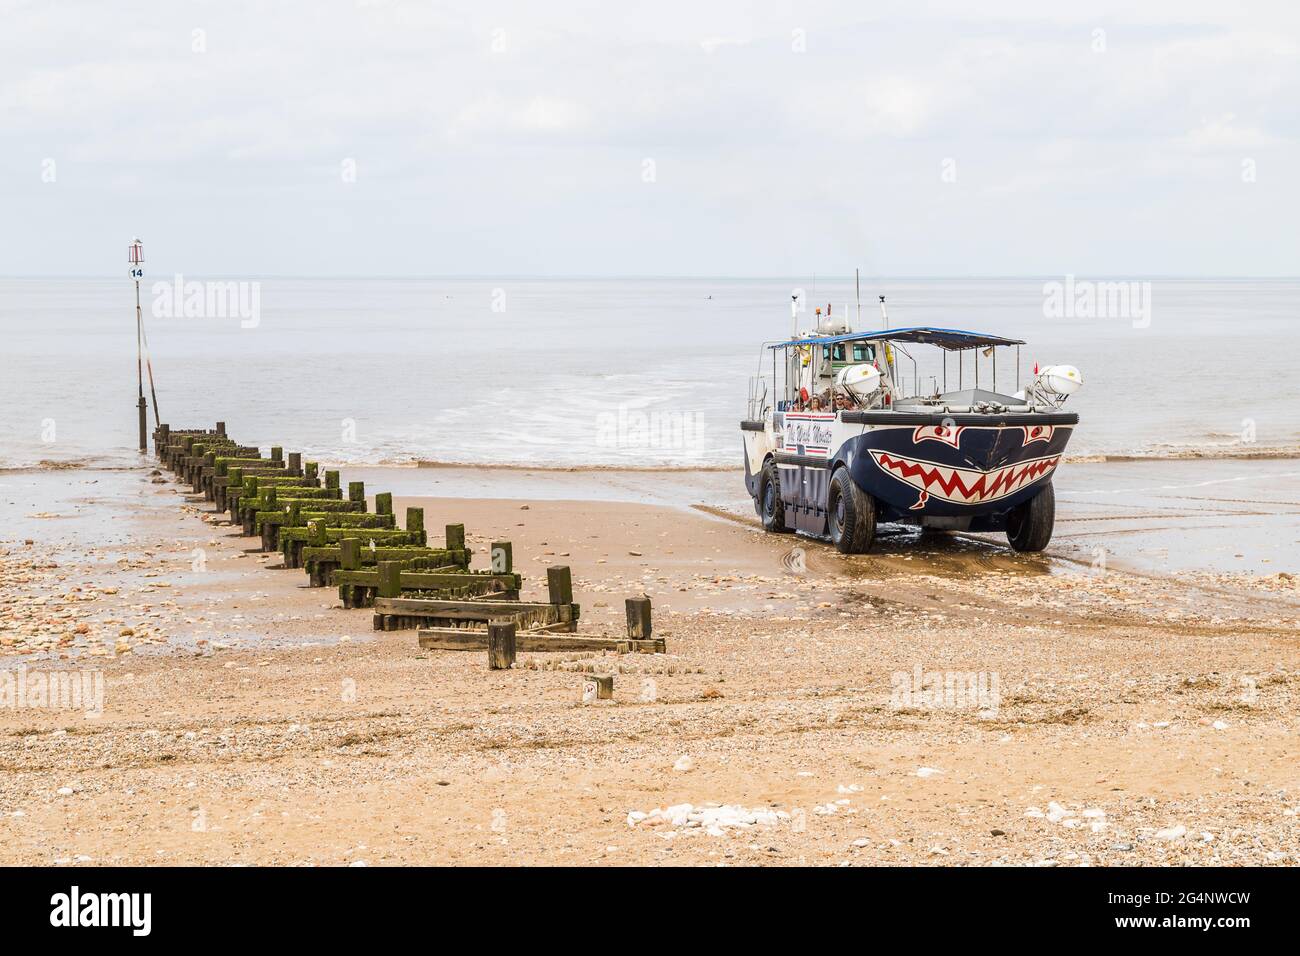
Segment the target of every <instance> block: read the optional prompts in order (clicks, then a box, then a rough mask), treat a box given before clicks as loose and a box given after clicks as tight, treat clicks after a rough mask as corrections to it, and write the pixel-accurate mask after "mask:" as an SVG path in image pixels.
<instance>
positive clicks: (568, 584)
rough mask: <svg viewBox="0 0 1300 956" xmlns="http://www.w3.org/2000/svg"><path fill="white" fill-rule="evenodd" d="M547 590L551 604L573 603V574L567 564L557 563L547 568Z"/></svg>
mask: <svg viewBox="0 0 1300 956" xmlns="http://www.w3.org/2000/svg"><path fill="white" fill-rule="evenodd" d="M546 591H547V594H548V595H549V597H548V599H547V600H548V601H549V603H551V604H572V603H573V575H572V574H571V573H570V572H569V566H568V565H567V564H557V565H554V566H553V567H549V568H547V569H546Z"/></svg>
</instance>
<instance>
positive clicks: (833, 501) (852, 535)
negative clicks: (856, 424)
mask: <svg viewBox="0 0 1300 956" xmlns="http://www.w3.org/2000/svg"><path fill="white" fill-rule="evenodd" d="M826 504H827V510H828V511H829V512H830V527H831V541H832V542H833V543H834V545H835V547H836V548H837V549H838V550H839V551H841V552H842V553H844V554H862V553H864V552H866V551H868V550H870V549H871V542H872V541H874V540H875V537H876V503H875V500H874V499H873V498H872V497H871V495H869V494H867V493H866V492H864V491H863V490H862V489H861V488H859V487H858V486H857V483H856V482H855V481H854V480H853V479H852V478H851V477H850V476H849V470H848V469H847V468H845V467H843V466H841V467H839V468H837V469H835V474H834V475H832V476H831V488H830V494H829V495H828V500H827V503H826Z"/></svg>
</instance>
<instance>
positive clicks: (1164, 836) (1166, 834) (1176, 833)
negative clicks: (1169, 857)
mask: <svg viewBox="0 0 1300 956" xmlns="http://www.w3.org/2000/svg"><path fill="white" fill-rule="evenodd" d="M1186 835H1187V827H1185V826H1183V825H1182V824H1181V823H1179V824H1177V825H1176V826H1172V827H1165V828H1164V829H1163V830H1157V831H1156V839H1157V840H1181V839H1182V838H1183V837H1185V836H1186Z"/></svg>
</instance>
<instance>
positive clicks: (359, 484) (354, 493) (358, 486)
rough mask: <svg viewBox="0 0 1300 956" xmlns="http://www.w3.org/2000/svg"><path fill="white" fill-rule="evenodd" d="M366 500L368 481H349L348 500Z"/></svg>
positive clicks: (363, 501) (362, 501)
mask: <svg viewBox="0 0 1300 956" xmlns="http://www.w3.org/2000/svg"><path fill="white" fill-rule="evenodd" d="M365 500H366V483H365V482H364V481H349V482H348V501H353V502H356V501H360V502H361V503H362V504H364V503H365Z"/></svg>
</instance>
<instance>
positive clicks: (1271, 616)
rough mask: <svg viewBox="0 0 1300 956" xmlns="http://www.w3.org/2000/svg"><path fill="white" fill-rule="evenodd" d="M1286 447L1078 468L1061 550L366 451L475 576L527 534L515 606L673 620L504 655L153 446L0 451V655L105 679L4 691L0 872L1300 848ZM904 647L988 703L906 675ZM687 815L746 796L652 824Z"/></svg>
mask: <svg viewBox="0 0 1300 956" xmlns="http://www.w3.org/2000/svg"><path fill="white" fill-rule="evenodd" d="M1296 471H1300V468H1297V469H1296ZM1290 472H1291V468H1290V463H1288V462H1277V461H1258V462H1242V461H1233V462H1217V461H1216V462H1204V461H1197V462H1169V463H1164V462H1124V463H1114V462H1106V463H1095V464H1085V463H1081V464H1078V465H1072V466H1070V467H1068V468H1064V469H1062V472H1061V474H1060V477H1059V478H1058V479H1057V488H1058V502H1059V511H1058V522H1059V523H1058V533H1057V538H1056V540H1055V541H1054V542H1053V545H1052V548H1051V549H1050V551H1049V553H1048V554H1047V555H1043V556H1020V555H1015V554H1013V553H1011V552H1010V551H1008V550H1007V549H1006V548H1005V547H1004V546H1002V544H1001V543H1000V542H998V541H997V540H996V539H993V538H991V537H990V540H988V541H985V540H981V539H979V538H978V537H975V536H960V535H924V536H921V535H917V534H915V533H901V534H900V533H891V534H889V535H887V536H885V537H882V540H881V541H880V544H879V545H878V548H877V550H876V551H874V552H873V553H872V554H870V555H866V556H856V557H852V558H846V557H843V556H841V555H839V554H837V553H836V552H835V551H833V550H832V549H830V548H829V547H828V546H826V545H822V544H819V543H816V542H810V541H806V540H803V539H796V538H793V537H786V536H766V535H763V534H761V532H759V531H758V529H757V525H756V523H755V521H754V518H753V512H752V509H751V508H749V506H748V502H747V501H746V500H745V499H744V497H743V486H742V487H741V488H740V490H739V493H737V490H736V487H735V485H736V484H739V477H738V475H736V474H734V473H728V472H702V473H681V472H677V473H665V474H663V475H656V474H653V473H616V474H610V473H598V474H595V475H591V474H582V473H556V472H540V471H539V472H510V473H506V472H500V473H494V472H491V471H474V472H469V471H460V470H457V469H374V470H368V469H350V470H348V472H347V473H346V475H345V478H347V479H349V480H357V479H363V480H365V481H366V484H367V488H368V489H370V490H371V491H372V492H373V491H384V490H392V491H393V492H394V493H395V496H396V498H397V501H396V504H397V506H398V508H399V513H400V509H401V508H403V507H405V506H406V505H408V504H420V505H423V506H424V507H425V508H426V524H427V526H428V527H429V528H430V529H433V531H434V533H435V534H436V533H437V529H439V528H440V527H441V525H442V524H444V523H446V522H449V521H460V522H464V523H465V525H466V527H467V529H468V532H469V543H470V545H471V547H475V548H477V549H479V555H480V559H479V560H477V561H476V562H475V563H476V564H477V565H479V566H481V565H482V560H481V554H482V549H483V547H484V545H485V544H486V543H487V542H489V541H491V540H497V539H501V538H506V539H509V540H512V541H513V542H514V549H515V560H516V566H517V569H518V570H520V571H521V572H522V573H523V574H524V576H525V593H524V597H525V599H528V598H529V597H530V596H532V595H538V594H539V593H540V592H541V591H542V590H544V580H545V574H544V568H545V567H546V565H548V564H560V563H563V564H568V565H570V566H571V567H572V568H573V570H574V575H575V591H576V599H577V600H578V601H579V602H580V603H581V604H582V608H583V628H582V629H583V631H584V632H587V631H590V632H607V633H617V631H618V630H619V628H620V627H621V626H622V616H623V609H622V602H623V599H624V598H625V597H629V596H635V595H640V594H642V593H645V594H649V595H650V596H651V598H652V600H653V601H654V607H655V628H656V632H657V633H658V634H660V635H662V636H664V637H665V638H666V640H667V643H668V651H669V653H668V654H667V655H662V656H660V655H655V656H649V655H633V656H628V657H622V658H617V659H615V658H609V659H606V660H605V661H592V660H591V659H589V658H588V659H582V658H581V657H580V656H579V655H573V656H571V657H564V656H563V655H521V661H522V662H523V663H524V664H525V667H524V668H519V669H516V670H514V671H510V672H492V671H488V670H487V669H486V665H485V661H484V660H482V659H481V656H480V655H479V654H478V653H454V652H447V653H444V652H430V651H421V650H419V648H418V647H417V644H416V638H415V633H414V632H413V631H398V632H391V633H376V632H374V631H372V630H371V629H370V613H369V612H367V611H364V610H357V611H344V610H343V609H342V608H341V606H339V602H338V599H337V594H336V593H335V592H334V591H333V589H311V588H307V587H305V584H306V579H305V575H303V574H302V572H300V571H290V570H271V569H270V568H269V567H267V566H268V565H270V566H273V565H275V564H277V563H278V557H269V556H263V555H258V554H255V553H248V552H249V551H250V550H251V549H252V548H254V547H255V544H256V542H255V541H254V539H251V538H243V537H241V536H239V535H238V533H237V531H236V529H234V528H233V527H230V526H229V525H226V524H223V523H212V522H213V519H212V516H211V515H210V514H209V513H208V510H209V506H207V505H206V504H203V503H200V502H195V501H189V500H187V496H186V495H185V494H184V493H183V492H182V490H181V489H179V488H178V487H177V486H176V485H175V484H174V483H172V482H171V481H170V480H168V481H164V482H162V483H154V481H153V480H152V479H151V477H150V475H149V473H148V471H147V470H144V471H134V470H132V471H122V472H98V473H90V472H60V473H50V472H26V473H4V474H0V502H3V504H4V506H5V509H6V512H7V514H9V515H12V516H15V517H13V518H11V519H10V520H8V521H7V522H6V528H7V531H6V538H5V539H4V541H3V542H0V653H3V654H5V655H7V656H6V657H4V659H3V661H2V662H0V666H3V667H5V668H8V669H9V670H10V671H11V672H12V671H13V670H14V669H15V668H17V667H18V666H19V665H20V664H24V665H26V666H27V667H28V668H30V669H31V670H33V671H35V670H46V671H48V670H49V669H51V668H62V669H65V670H94V671H97V672H99V673H100V674H101V675H102V678H103V680H104V688H105V693H104V702H103V703H104V706H103V713H102V714H101V715H98V716H86V715H85V714H84V713H81V712H78V711H74V710H67V709H65V710H56V709H51V708H48V707H31V706H26V707H14V708H0V766H2V767H3V769H4V773H3V774H2V775H0V834H2V835H3V840H2V841H0V863H6V864H33V863H36V864H41V863H52V862H58V863H61V864H78V863H81V864H87V865H93V864H104V863H164V864H166V863H216V864H227V863H277V864H329V865H341V864H349V863H357V862H365V863H367V864H370V865H380V864H388V863H418V862H430V863H458V862H473V863H486V864H494V863H543V864H545V863H586V862H600V863H609V864H617V863H656V862H667V863H678V864H717V863H734V864H741V865H749V864H796V863H809V864H838V863H851V864H852V863H912V864H938V865H963V864H1017V865H1020V864H1027V865H1076V864H1082V863H1092V864H1094V865H1106V864H1110V865H1131V864H1137V863H1189V864H1209V863H1264V864H1268V863H1294V862H1295V861H1296V859H1297V854H1298V853H1300V816H1297V813H1298V812H1300V789H1298V788H1300V781H1297V779H1296V777H1295V774H1296V769H1295V768H1296V766H1297V765H1298V764H1297V759H1296V758H1297V750H1298V749H1300V748H1297V744H1296V729H1297V728H1296V703H1297V692H1298V690H1300V639H1297V637H1296V633H1297V629H1296V625H1297V622H1298V621H1300V590H1297V586H1296V578H1295V577H1294V575H1295V572H1296V571H1297V564H1300V562H1298V561H1297V560H1296V547H1297V544H1296V539H1297V538H1300V533H1298V531H1297V528H1298V523H1297V521H1296V518H1295V515H1296V513H1297V511H1300V505H1298V504H1297V502H1300V483H1298V480H1297V478H1296V476H1295V475H1294V474H1290ZM466 496H472V497H466ZM620 499H624V500H620ZM701 506H702V507H701ZM55 516H57V517H55ZM28 540H30V541H31V542H32V543H31V544H27V543H26V542H27V541H28ZM1098 548H1101V549H1104V551H1101V552H1098V551H1097V549H1098ZM1238 555H1240V557H1238ZM127 631H129V632H130V633H129V634H127V633H124V632H127ZM557 659H560V660H568V661H570V663H569V664H567V665H565V666H566V667H569V668H571V669H569V670H533V669H528V667H532V666H543V662H544V661H545V662H549V663H550V666H555V661H556V660H557ZM593 665H599V666H612V667H614V668H621V672H620V673H617V674H616V675H615V700H614V701H613V702H612V703H606V702H601V703H598V704H592V705H584V704H582V703H581V682H582V674H581V672H580V671H579V670H578V669H579V668H582V667H586V666H593ZM918 667H919V668H920V672H921V676H922V689H924V688H925V687H926V686H929V685H928V683H927V682H928V681H929V680H930V676H931V675H935V674H938V675H947V674H950V673H951V674H961V675H966V674H970V675H982V677H983V679H984V680H985V686H986V687H987V686H988V682H989V681H990V680H991V679H994V678H995V679H996V688H997V694H996V697H995V698H990V697H989V696H988V695H987V694H986V695H984V697H982V698H980V699H979V700H971V699H969V696H970V695H967V698H963V697H962V695H961V694H957V695H955V696H954V694H953V693H949V692H945V693H943V694H940V695H935V697H936V698H938V699H929V698H926V697H924V696H923V695H922V694H919V693H917V694H913V695H912V699H911V700H903V701H900V700H899V697H900V694H899V688H900V687H906V688H911V686H912V684H911V679H912V678H911V675H913V674H914V673H915V671H916V668H918ZM940 682H941V683H942V678H941V680H940ZM990 704H991V705H992V706H990ZM675 767H678V768H682V769H674V768H675ZM687 803H689V804H691V805H692V807H693V808H699V807H702V806H705V805H707V804H719V805H727V806H733V807H742V808H744V809H745V811H746V813H741V812H740V811H728V812H725V813H718V812H710V813H705V814H703V815H701V814H699V813H698V812H695V811H692V812H690V813H688V812H687V811H684V810H677V811H674V812H673V813H668V814H663V815H654V814H651V815H650V816H649V817H648V818H646V819H644V820H642V819H640V816H639V815H640V814H641V813H650V812H651V811H654V810H656V809H657V808H668V807H671V806H675V805H676V806H680V805H682V804H687ZM754 811H760V812H759V813H757V814H756V813H754ZM763 811H769V812H770V815H769V813H767V812H763ZM629 814H631V815H632V816H631V817H629ZM691 816H694V817H695V821H692V820H691V819H690V817H691ZM665 817H666V818H667V819H665ZM629 819H631V821H632V822H631V823H629ZM674 820H677V821H679V822H680V823H681V825H680V826H679V825H677V824H676V823H674V822H673V821H674ZM701 820H702V821H703V822H702V824H701V825H692V823H693V822H694V823H700V822H701ZM751 820H755V821H758V822H752V823H750V822H748V821H751Z"/></svg>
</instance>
